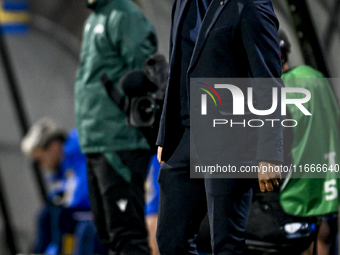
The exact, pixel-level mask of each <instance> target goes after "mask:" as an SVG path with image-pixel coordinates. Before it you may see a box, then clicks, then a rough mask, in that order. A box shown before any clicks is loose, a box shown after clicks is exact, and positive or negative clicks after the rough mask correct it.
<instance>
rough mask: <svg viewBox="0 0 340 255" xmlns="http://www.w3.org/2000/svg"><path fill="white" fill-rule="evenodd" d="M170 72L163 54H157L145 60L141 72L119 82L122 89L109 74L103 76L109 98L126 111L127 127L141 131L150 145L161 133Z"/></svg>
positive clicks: (136, 72) (126, 75)
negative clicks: (161, 119) (160, 121)
mask: <svg viewBox="0 0 340 255" xmlns="http://www.w3.org/2000/svg"><path fill="white" fill-rule="evenodd" d="M168 72H169V65H168V63H167V61H166V59H165V57H164V55H161V54H155V55H152V56H151V57H150V58H148V59H147V60H146V61H145V63H144V65H143V69H142V70H131V71H129V72H128V73H126V74H125V75H124V76H123V77H122V78H121V79H120V80H119V86H120V88H116V87H115V86H114V84H113V82H112V81H111V80H110V79H109V78H108V77H107V75H106V74H104V75H103V76H102V77H101V81H102V84H103V85H104V86H105V89H106V92H107V93H108V95H109V96H110V97H111V99H112V100H113V101H114V102H115V103H116V104H117V105H118V107H119V108H120V109H121V110H123V111H124V112H125V114H126V116H127V121H128V124H129V125H130V126H133V127H136V128H138V129H140V130H142V131H143V133H144V135H145V137H146V138H147V140H148V142H149V143H150V145H151V146H154V144H155V140H156V136H157V132H158V124H159V120H160V116H161V113H162V107H163V100H164V95H165V89H166V84H167V80H168ZM120 91H122V92H123V93H121V92H120Z"/></svg>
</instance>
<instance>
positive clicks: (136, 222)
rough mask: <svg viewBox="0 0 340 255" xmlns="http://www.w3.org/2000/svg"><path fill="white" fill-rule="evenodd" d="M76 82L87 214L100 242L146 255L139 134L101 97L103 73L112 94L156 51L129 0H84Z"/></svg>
mask: <svg viewBox="0 0 340 255" xmlns="http://www.w3.org/2000/svg"><path fill="white" fill-rule="evenodd" d="M87 6H88V7H89V8H90V9H92V10H93V13H92V14H91V15H90V16H89V18H88V19H87V21H86V23H85V26H84V34H83V45H82V52H81V56H80V64H79V68H78V71H77V76H76V83H75V115H76V123H77V129H78V131H79V137H80V146H81V149H82V152H83V153H85V154H86V157H87V166H88V168H87V170H88V181H89V189H90V198H91V209H92V212H93V214H94V219H95V224H96V227H97V230H98V233H99V236H100V239H101V240H102V242H103V243H104V244H106V246H107V247H108V248H109V249H110V250H111V252H112V253H113V254H128V255H135V254H138V255H141V254H149V253H150V249H149V247H148V244H147V231H146V227H145V220H144V180H145V177H146V173H147V167H148V164H149V160H150V157H151V152H150V146H149V145H148V142H147V140H146V139H145V137H144V135H143V133H142V132H141V131H140V130H138V129H137V128H135V127H132V126H129V125H127V121H126V115H125V113H124V111H122V110H121V109H120V108H119V107H118V106H117V105H116V104H115V103H114V102H113V101H112V100H111V98H110V97H109V96H108V95H107V93H106V91H105V88H104V87H103V86H102V83H101V77H102V76H103V75H104V74H106V75H107V77H108V79H109V80H111V81H112V83H113V86H114V87H115V88H117V89H119V88H118V83H119V79H120V78H121V77H122V76H123V75H124V74H126V73H127V72H128V71H130V70H133V69H140V68H141V67H142V65H143V63H144V61H145V60H146V59H147V58H148V57H149V56H150V55H152V54H153V53H155V51H156V48H157V47H156V44H157V43H156V35H155V32H154V29H153V26H152V25H151V24H150V22H149V21H148V20H147V19H146V17H145V16H144V14H143V13H142V11H141V10H140V9H139V7H138V6H137V5H136V4H135V3H134V2H133V1H131V0H114V1H113V0H87Z"/></svg>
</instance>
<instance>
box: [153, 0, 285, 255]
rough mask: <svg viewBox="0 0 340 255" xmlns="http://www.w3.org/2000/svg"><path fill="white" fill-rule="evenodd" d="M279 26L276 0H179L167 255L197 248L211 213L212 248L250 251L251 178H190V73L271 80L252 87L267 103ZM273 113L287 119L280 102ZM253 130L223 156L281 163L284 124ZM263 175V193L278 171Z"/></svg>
mask: <svg viewBox="0 0 340 255" xmlns="http://www.w3.org/2000/svg"><path fill="white" fill-rule="evenodd" d="M277 30H278V21H277V18H276V16H275V13H274V11H273V8H272V4H271V2H270V0H175V2H174V6H173V11H172V29H171V40H170V77H169V83H168V88H167V93H166V97H165V103H164V108H163V114H162V118H161V122H160V129H159V135H158V139H157V145H158V146H159V150H158V158H159V161H160V162H161V163H162V167H161V170H160V175H159V184H160V207H159V222H158V230H157V240H158V245H159V250H160V253H161V254H162V255H163V254H166V255H177V254H178V255H179V254H198V253H197V251H196V245H195V243H194V240H195V237H196V235H197V232H198V229H199V226H200V223H201V221H202V219H203V218H204V216H205V215H206V213H207V212H208V216H209V222H210V227H211V236H212V238H211V240H212V249H213V252H214V254H215V255H217V254H219V255H220V254H223V255H225V254H242V252H243V251H244V246H245V227H246V223H247V218H248V215H249V210H250V203H251V197H252V189H251V186H252V181H250V180H246V179H232V178H225V179H208V178H206V179H190V171H189V167H190V138H189V137H190V103H189V102H190V101H189V95H190V93H189V88H190V78H195V77H196V78H269V79H272V80H273V82H272V83H270V84H269V85H268V86H267V87H263V86H262V87H260V86H259V87H257V88H254V89H256V90H257V91H258V93H257V98H255V97H254V101H255V99H256V101H257V109H269V108H270V106H271V103H272V88H273V87H277V88H280V87H281V86H282V85H281V83H280V82H275V81H276V80H275V78H279V77H280V75H281V59H280V49H279V43H278V35H277ZM254 86H255V85H254ZM278 105H280V101H279V104H278ZM270 118H271V119H274V118H275V119H279V120H280V119H282V117H281V115H280V107H279V108H278V109H277V110H276V111H275V112H274V113H273V114H272V115H271V116H270ZM237 130H238V129H234V130H233V129H229V130H227V131H226V133H225V137H226V139H228V137H240V139H241V140H242V139H243V140H246V139H249V138H248V137H243V136H240V134H239V133H238V131H237ZM251 132H253V131H250V133H251ZM247 134H248V133H247ZM250 135H251V139H252V143H247V142H242V141H240V142H239V143H238V144H233V145H232V146H230V145H229V146H228V143H225V144H226V146H225V148H223V152H225V153H224V154H225V157H226V158H227V159H229V158H228V157H230V161H233V160H235V158H233V157H232V156H230V155H241V157H242V156H243V155H244V158H247V162H252V164H253V165H265V166H269V165H271V166H275V165H276V164H279V163H280V162H282V151H283V143H282V127H281V126H280V125H277V126H275V127H274V128H271V129H268V128H263V129H261V130H260V131H258V132H256V133H253V134H252V133H251V134H250ZM258 179H259V184H260V189H261V191H263V192H266V191H271V190H273V188H274V186H278V185H279V183H278V180H279V179H280V174H279V173H275V172H271V173H269V172H268V173H259V178H258Z"/></svg>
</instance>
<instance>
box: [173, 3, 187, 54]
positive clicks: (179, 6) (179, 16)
mask: <svg viewBox="0 0 340 255" xmlns="http://www.w3.org/2000/svg"><path fill="white" fill-rule="evenodd" d="M190 1H193V0H177V1H176V6H175V8H176V9H175V13H174V17H173V25H172V30H171V33H172V34H171V38H172V44H173V49H172V52H171V56H170V59H171V60H174V56H176V55H175V54H176V50H177V47H178V45H177V39H178V31H179V30H178V28H179V26H180V25H181V22H182V21H183V13H184V10H185V8H186V6H187V5H188V3H190Z"/></svg>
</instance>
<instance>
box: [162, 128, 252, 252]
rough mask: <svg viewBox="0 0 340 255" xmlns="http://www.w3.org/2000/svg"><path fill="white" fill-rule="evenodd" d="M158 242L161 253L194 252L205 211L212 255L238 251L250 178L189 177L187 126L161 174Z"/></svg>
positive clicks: (242, 244)
mask: <svg viewBox="0 0 340 255" xmlns="http://www.w3.org/2000/svg"><path fill="white" fill-rule="evenodd" d="M158 181H159V185H160V204H159V213H158V215H159V218H158V228H157V242H158V246H159V250H160V253H161V255H186V254H198V252H197V249H196V244H195V238H196V236H197V234H198V231H199V228H200V224H201V221H202V220H203V218H204V217H205V215H206V214H207V213H208V217H209V224H210V229H211V245H212V250H213V253H214V254H215V255H231V254H242V253H243V252H244V248H245V229H246V224H247V219H248V216H249V212H250V205H251V199H252V185H253V180H249V179H231V178H224V179H208V178H207V179H190V128H185V130H184V133H183V136H182V139H181V141H180V143H179V144H178V146H177V148H176V150H175V151H174V153H173V154H172V156H171V157H170V158H169V160H168V161H166V162H165V163H163V165H162V167H161V169H160V174H159V180H158Z"/></svg>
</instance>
